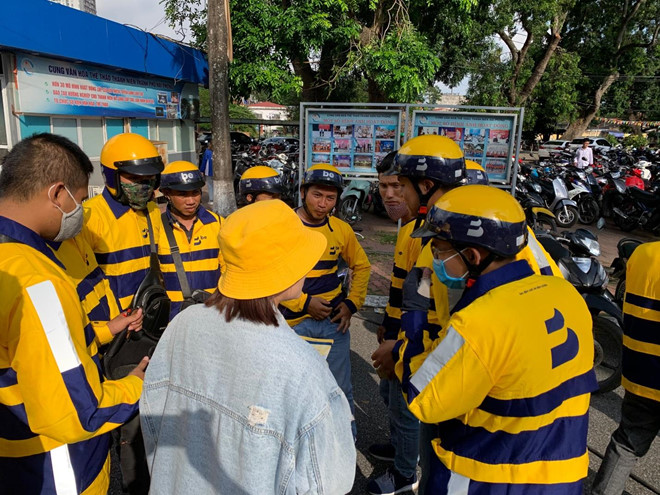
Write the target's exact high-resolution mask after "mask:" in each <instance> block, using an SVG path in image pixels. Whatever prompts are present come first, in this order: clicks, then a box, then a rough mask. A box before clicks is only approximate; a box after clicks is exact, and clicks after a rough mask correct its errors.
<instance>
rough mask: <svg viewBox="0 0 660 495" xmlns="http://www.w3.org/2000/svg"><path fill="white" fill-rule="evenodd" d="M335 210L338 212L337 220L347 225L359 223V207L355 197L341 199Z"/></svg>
mask: <svg viewBox="0 0 660 495" xmlns="http://www.w3.org/2000/svg"><path fill="white" fill-rule="evenodd" d="M337 210H338V212H339V218H341V219H342V220H343V221H345V222H346V223H348V224H349V225H353V224H355V223H357V222H359V221H360V207H359V205H358V198H357V197H355V196H350V197H348V198H346V199H342V200H341V202H340V203H339V208H338V209H337Z"/></svg>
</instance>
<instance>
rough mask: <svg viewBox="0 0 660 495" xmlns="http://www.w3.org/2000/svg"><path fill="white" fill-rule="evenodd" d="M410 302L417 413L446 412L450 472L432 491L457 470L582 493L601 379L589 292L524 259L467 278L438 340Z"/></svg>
mask: <svg viewBox="0 0 660 495" xmlns="http://www.w3.org/2000/svg"><path fill="white" fill-rule="evenodd" d="M411 313H415V312H409V313H405V314H404V315H403V317H402V325H403V328H404V329H405V335H406V342H405V345H404V348H403V349H402V354H403V357H402V359H403V360H408V361H409V359H410V356H409V355H406V353H405V348H406V347H407V348H415V349H417V352H415V353H412V354H413V355H416V356H419V355H422V356H424V357H425V359H424V360H423V364H422V365H421V366H419V367H418V368H417V369H416V370H415V372H414V373H412V374H407V375H406V374H404V375H403V376H401V375H399V379H400V380H401V383H402V388H403V391H404V396H405V398H406V400H407V402H408V404H409V408H410V410H411V411H412V412H413V414H415V416H416V417H417V418H419V420H420V421H423V422H426V423H439V425H438V429H439V430H438V431H439V438H438V439H436V440H434V441H433V448H434V450H435V453H436V455H437V457H438V459H439V460H440V463H441V468H439V469H441V470H444V471H445V472H443V473H436V476H433V475H432V479H433V481H434V483H436V484H438V486H432V487H431V488H429V491H430V492H433V493H447V489H448V484H449V483H450V480H452V483H455V485H454V486H458V485H456V483H458V484H460V485H461V487H462V488H463V489H464V490H465V492H467V490H468V488H469V490H470V492H472V491H473V490H474V491H475V493H477V492H479V490H483V492H484V493H496V492H497V493H499V491H501V492H502V493H513V492H515V493H526V492H527V491H530V490H532V489H533V490H534V493H569V494H570V493H575V494H578V493H582V484H581V481H580V480H582V479H583V478H584V477H585V476H586V475H587V469H588V465H589V458H588V453H587V427H588V412H589V399H590V393H591V392H592V391H594V390H596V389H597V382H596V378H595V375H594V372H593V369H592V368H593V336H592V321H591V315H590V313H589V310H588V308H587V306H586V303H585V302H584V300H583V299H582V297H581V296H580V294H579V293H578V292H577V291H576V290H575V289H574V288H573V287H572V286H571V285H570V284H569V283H568V282H566V281H565V280H563V279H561V278H559V277H545V276H539V275H536V274H534V272H533V271H532V269H531V268H530V266H529V265H528V264H527V263H526V262H524V261H514V262H512V263H509V264H508V265H505V266H503V267H501V268H499V269H497V270H495V271H493V272H490V273H487V274H485V275H482V276H480V277H479V278H478V279H477V280H476V282H475V284H474V285H473V286H472V287H470V288H469V289H467V291H466V292H465V294H464V295H463V297H462V298H461V300H460V301H459V302H458V304H457V305H456V306H455V307H454V309H453V313H452V316H451V318H450V320H449V321H448V323H447V326H446V329H445V331H444V336H443V337H442V338H440V337H439V338H437V339H435V340H433V341H432V342H431V345H428V343H427V342H425V341H424V339H423V337H422V335H421V332H416V331H415V327H414V326H413V327H410V326H407V324H406V318H407V317H408V315H409V314H411ZM404 364H407V366H403V367H399V368H398V370H399V371H400V370H410V369H411V367H410V366H409V364H410V363H409V362H408V363H404ZM450 493H451V492H450ZM461 493H464V492H461Z"/></svg>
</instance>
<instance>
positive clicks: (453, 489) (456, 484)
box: [447, 471, 470, 495]
mask: <svg viewBox="0 0 660 495" xmlns="http://www.w3.org/2000/svg"><path fill="white" fill-rule="evenodd" d="M469 489H470V478H466V477H465V476H463V475H461V474H458V473H455V472H454V471H451V476H450V477H449V483H447V495H467V494H468V490H469Z"/></svg>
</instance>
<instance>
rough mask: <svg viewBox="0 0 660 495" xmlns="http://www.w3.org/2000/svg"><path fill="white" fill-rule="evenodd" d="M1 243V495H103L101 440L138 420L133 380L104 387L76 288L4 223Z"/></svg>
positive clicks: (22, 230)
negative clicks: (122, 426) (113, 430)
mask: <svg viewBox="0 0 660 495" xmlns="http://www.w3.org/2000/svg"><path fill="white" fill-rule="evenodd" d="M0 235H3V236H6V237H7V238H9V241H10V242H3V243H0V291H1V292H2V301H3V303H2V305H0V480H2V485H1V486H2V488H1V489H0V491H2V492H3V493H11V494H33V493H84V494H99V495H100V494H105V493H107V490H108V484H109V474H110V456H109V452H110V442H111V440H110V434H109V433H108V432H109V431H110V430H112V429H114V428H116V427H117V426H119V425H121V424H122V423H124V422H125V421H127V420H128V419H129V418H131V417H132V416H133V415H134V414H135V413H136V412H137V409H138V399H139V398H140V393H141V392H142V380H141V379H140V378H138V377H137V376H128V377H126V378H123V379H121V380H116V381H105V380H104V377H103V373H102V372H101V367H100V362H99V356H98V354H95V355H90V353H89V349H90V346H92V345H93V341H94V339H95V334H94V330H93V329H92V326H91V325H90V324H89V322H88V320H87V317H86V315H85V312H84V311H83V309H82V307H81V304H80V298H79V296H78V293H77V291H76V286H75V284H74V283H73V281H72V280H71V279H70V278H69V276H68V275H67V274H66V273H65V271H64V266H63V265H62V263H61V262H60V261H59V260H58V259H57V258H56V257H55V255H54V254H53V251H52V250H51V249H50V248H49V247H48V246H47V245H46V243H45V242H44V240H43V239H42V238H41V237H39V236H38V235H37V234H36V233H35V232H33V231H31V230H29V229H27V228H26V227H24V226H22V225H20V224H18V223H16V222H14V221H12V220H9V219H7V218H3V217H0ZM5 240H7V239H6V238H5Z"/></svg>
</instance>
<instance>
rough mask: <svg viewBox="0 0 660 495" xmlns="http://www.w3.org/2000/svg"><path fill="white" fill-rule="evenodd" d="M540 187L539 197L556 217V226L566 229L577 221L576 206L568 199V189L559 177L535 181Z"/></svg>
mask: <svg viewBox="0 0 660 495" xmlns="http://www.w3.org/2000/svg"><path fill="white" fill-rule="evenodd" d="M533 182H536V183H538V184H540V186H541V196H543V199H544V200H545V203H546V205H547V207H548V209H549V210H550V211H552V212H553V213H554V214H555V216H556V217H557V225H558V226H559V227H561V228H564V229H567V228H569V227H572V226H573V225H575V223H576V222H577V221H578V205H577V203H576V202H575V201H573V200H571V199H568V189H566V184H565V183H564V181H563V180H562V178H561V177H554V178H552V179H541V180H538V181H537V180H535V181H533Z"/></svg>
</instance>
